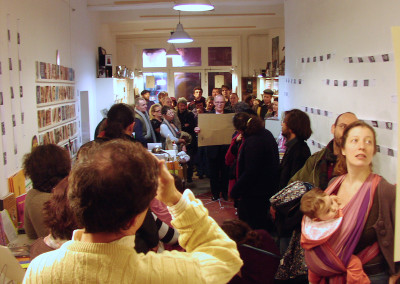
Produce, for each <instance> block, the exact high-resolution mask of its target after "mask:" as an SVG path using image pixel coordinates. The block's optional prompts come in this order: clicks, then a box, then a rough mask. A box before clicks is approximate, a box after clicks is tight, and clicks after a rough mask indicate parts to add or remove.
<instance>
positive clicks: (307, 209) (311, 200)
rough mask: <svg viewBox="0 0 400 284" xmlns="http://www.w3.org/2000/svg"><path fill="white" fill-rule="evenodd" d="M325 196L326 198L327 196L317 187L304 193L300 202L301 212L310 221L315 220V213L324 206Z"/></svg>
mask: <svg viewBox="0 0 400 284" xmlns="http://www.w3.org/2000/svg"><path fill="white" fill-rule="evenodd" d="M325 196H327V194H326V193H325V192H324V191H323V190H322V189H320V188H317V187H314V188H313V189H311V190H310V191H309V192H306V193H305V194H304V195H303V197H302V198H301V201H300V210H301V212H303V214H304V215H306V216H308V217H310V218H311V219H313V218H317V212H318V211H319V210H320V209H321V208H322V207H323V206H324V205H326V202H325V199H324V197H325Z"/></svg>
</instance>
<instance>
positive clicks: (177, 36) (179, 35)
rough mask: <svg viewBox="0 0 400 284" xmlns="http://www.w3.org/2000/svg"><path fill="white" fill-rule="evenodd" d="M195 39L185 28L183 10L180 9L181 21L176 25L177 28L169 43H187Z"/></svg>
mask: <svg viewBox="0 0 400 284" xmlns="http://www.w3.org/2000/svg"><path fill="white" fill-rule="evenodd" d="M192 41H193V39H192V38H191V37H190V36H189V35H188V33H187V32H185V30H184V29H183V26H182V24H181V12H180V11H179V23H178V25H176V30H175V31H174V33H173V34H172V35H171V37H170V38H169V40H168V42H169V43H187V42H192Z"/></svg>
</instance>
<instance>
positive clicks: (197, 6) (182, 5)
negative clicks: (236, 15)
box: [174, 0, 214, 12]
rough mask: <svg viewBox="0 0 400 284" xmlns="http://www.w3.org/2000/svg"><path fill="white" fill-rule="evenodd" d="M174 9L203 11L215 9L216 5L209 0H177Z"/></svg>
mask: <svg viewBox="0 0 400 284" xmlns="http://www.w3.org/2000/svg"><path fill="white" fill-rule="evenodd" d="M175 3H176V4H175V5H174V9H175V10H178V11H186V12H201V11H210V10H214V6H213V5H212V4H211V3H210V1H208V0H179V1H175Z"/></svg>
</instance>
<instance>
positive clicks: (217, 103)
mask: <svg viewBox="0 0 400 284" xmlns="http://www.w3.org/2000/svg"><path fill="white" fill-rule="evenodd" d="M224 103H225V102H216V101H214V104H216V105H220V104H224Z"/></svg>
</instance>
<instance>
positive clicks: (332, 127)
mask: <svg viewBox="0 0 400 284" xmlns="http://www.w3.org/2000/svg"><path fill="white" fill-rule="evenodd" d="M335 128H336V126H335V124H332V126H331V133H332V134H335Z"/></svg>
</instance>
